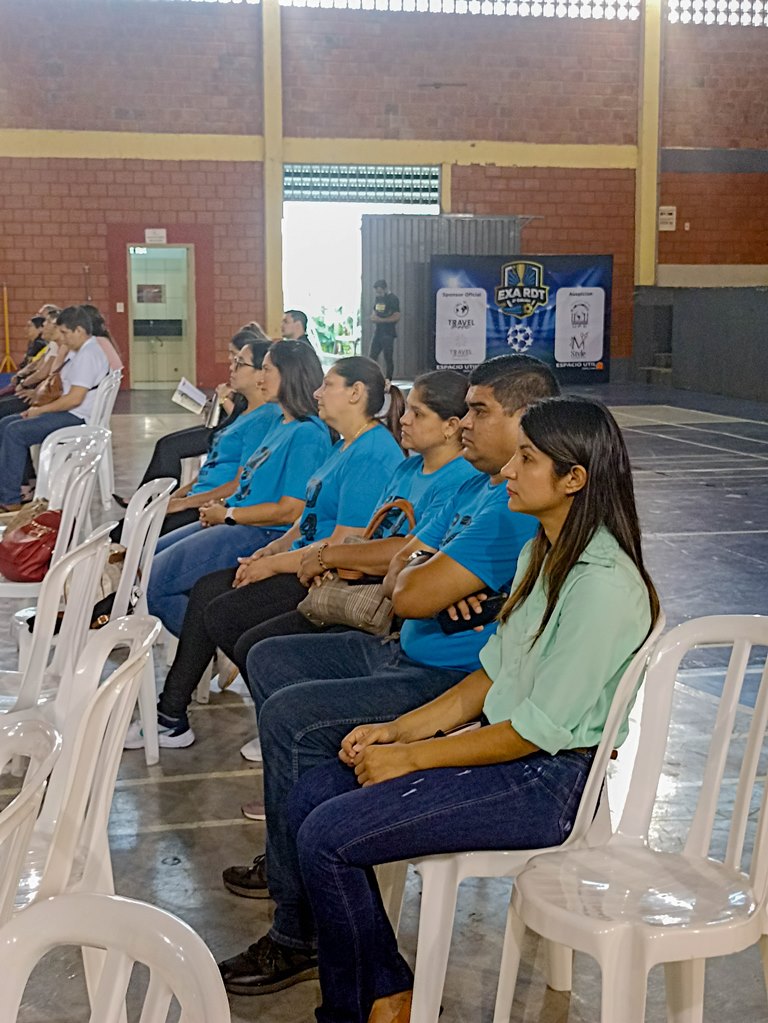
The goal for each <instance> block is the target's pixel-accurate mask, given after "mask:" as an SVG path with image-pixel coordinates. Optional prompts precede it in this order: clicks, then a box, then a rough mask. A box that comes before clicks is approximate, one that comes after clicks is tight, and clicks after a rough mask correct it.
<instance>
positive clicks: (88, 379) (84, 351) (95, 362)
mask: <svg viewBox="0 0 768 1023" xmlns="http://www.w3.org/2000/svg"><path fill="white" fill-rule="evenodd" d="M108 373H109V362H108V361H107V357H106V355H105V354H104V352H103V351H102V348H101V345H100V344H99V342H98V341H97V340H96V338H95V337H89V338H88V340H87V341H86V342H85V344H84V345H83V347H82V348H81V349H80V350H79V351H77V352H70V353H69V355H68V356H67V358H66V361H65V362H64V365H63V366H62V367H61V384H62V390H63V393H64V394H69V392H70V390H71V389H72V388H73V387H84V388H85V389H86V392H87V393H86V395H85V397H84V398H83V400H82V402H81V403H80V404H79V405H78V406H77V408H73V409H70V410H69V411H70V412H71V413H72V415H73V416H77V418H78V419H82V420H83V422H85V423H90V416H91V412H92V411H93V406H94V404H95V402H96V390H95V389H96V387H98V385H99V384H100V383H101V381H102V380H103V379H104V377H106V376H107V374H108Z"/></svg>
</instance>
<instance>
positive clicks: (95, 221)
mask: <svg viewBox="0 0 768 1023" xmlns="http://www.w3.org/2000/svg"><path fill="white" fill-rule="evenodd" d="M0 191H2V194H3V202H2V204H0V266H2V267H3V276H4V278H5V280H7V283H8V287H9V295H10V313H11V331H12V336H13V338H14V340H15V341H17V342H18V341H19V339H20V338H21V337H22V327H23V323H24V320H25V319H26V318H27V317H28V316H29V315H30V313H31V312H34V311H35V310H36V309H37V308H38V307H39V306H40V305H41V303H42V302H47V301H51V302H55V303H57V304H59V305H66V304H67V303H70V302H73V301H74V302H78V301H83V300H84V297H85V294H84V278H83V269H82V267H83V264H86V265H88V266H89V267H90V291H91V295H92V298H93V301H94V303H95V304H96V305H98V306H101V307H102V308H103V309H104V310H105V311H108V315H107V319H108V321H109V322H110V323H111V324H112V326H113V327H114V332H115V334H116V336H117V337H118V340H119V341H120V342H121V347H122V348H123V352H124V353H125V350H126V344H127V328H126V324H125V322H124V320H122V321H121V319H120V317H119V315H118V314H116V313H115V311H114V303H111V298H110V296H111V295H115V294H119V293H120V292H119V289H120V287H121V286H126V281H125V280H123V281H110V280H108V258H109V253H108V248H107V235H108V232H109V230H110V227H111V226H112V225H120V224H131V225H137V228H138V227H141V226H142V225H144V226H147V227H168V228H169V241H174V242H181V241H183V240H184V229H185V226H187V225H188V226H189V228H190V229H192V228H201V227H204V226H208V227H209V228H210V232H209V233H210V235H211V237H212V239H213V242H212V259H211V271H210V274H211V280H210V282H209V286H208V291H209V295H210V297H209V305H210V308H209V309H207V310H206V316H207V317H208V318H209V320H210V322H211V324H212V332H213V333H212V336H198V363H199V367H200V368H205V367H207V370H206V372H204V374H203V376H202V377H201V380H200V382H201V383H204V384H214V383H217V382H218V377H215V378H211V376H210V374H211V373H214V374H215V373H216V372H220V371H216V370H215V369H214V368H213V364H214V363H218V364H219V366H220V367H221V368H222V369H223V367H224V366H225V364H226V342H227V340H228V338H229V337H230V336H231V334H232V333H233V331H234V330H235V329H236V328H237V327H238V326H240V325H241V324H242V323H244V322H246V321H247V320H251V319H257V320H262V319H263V315H264V254H263V222H262V194H261V193H262V169H261V165H260V164H250V163H218V162H203V161H201V162H184V163H179V162H176V161H172V160H163V161H160V160H158V161H142V160H104V161H100V160H47V159H46V160H23V159H0ZM133 240H134V241H135V242H136V243H138V244H141V242H142V240H143V238H142V235H141V234H139V236H138V237H136V238H134V239H133ZM123 251H124V250H123ZM115 289H117V290H115ZM110 304H111V307H110ZM198 313H200V310H199V309H198ZM20 348H21V344H20V343H17V344H16V347H15V351H16V353H17V354H18V352H19V350H20ZM211 352H213V353H214V356H213V358H212V359H211V357H210V353H211Z"/></svg>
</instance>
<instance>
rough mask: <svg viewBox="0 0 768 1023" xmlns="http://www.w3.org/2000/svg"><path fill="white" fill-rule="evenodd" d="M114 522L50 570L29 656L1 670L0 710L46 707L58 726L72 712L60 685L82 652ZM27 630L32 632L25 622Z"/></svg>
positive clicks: (49, 715)
mask: <svg viewBox="0 0 768 1023" xmlns="http://www.w3.org/2000/svg"><path fill="white" fill-rule="evenodd" d="M111 526H112V524H111V523H109V524H107V525H104V526H102V527H101V528H100V529H98V530H97V531H96V532H95V533H94V534H93V535H92V536H90V537H89V538H88V539H87V540H86V541H85V542H84V543H82V544H80V545H79V546H78V547H76V548H75V549H74V550H72V551H69V552H68V553H67V554H65V555H64V556H63V557H62V558H60V559H59V561H57V563H56V564H55V565H54V566H53V568H51V569H49V571H48V573H47V575H46V577H45V579H43V581H42V583H41V585H40V597H39V599H38V603H37V606H36V608H35V609H34V610H35V612H36V615H35V629H34V635H33V636H30V640H31V642H30V643H29V645H28V647H26V646H25V648H24V654H25V657H24V659H23V660H22V663H21V666H20V668H19V669H18V670H16V671H2V672H0V712H8V711H15V710H23V709H29V708H31V707H37V706H40V707H41V711H42V713H44V714H45V716H46V717H47V718H48V719H49V720H50V721H52V722H53V723H54V724H56V725H57V726H61V725H63V723H64V722H65V720H66V718H67V715H68V713H69V711H68V707H67V706H66V698H67V690H66V688H65V690H64V691H62V690H61V689H60V682H61V680H62V678H64V677H70V676H71V675H72V672H73V670H74V667H75V664H76V663H77V658H78V657H79V656H80V653H81V651H82V650H83V648H84V646H85V644H86V641H87V639H88V633H89V629H90V624H91V609H92V608H93V605H94V603H95V600H96V591H97V588H98V585H99V580H100V578H101V573H102V570H103V568H104V562H105V559H106V555H107V548H108V547H109V531H110V529H111ZM68 582H71V587H70V593H69V599H68V600H67V602H66V605H65V607H64V612H63V614H62V618H61V621H60V623H59V626H60V627H59V634H58V636H56V635H55V632H56V624H57V620H58V615H59V609H60V607H61V604H62V601H63V598H64V591H65V586H66V585H67V583H68ZM24 630H25V632H27V635H28V636H29V632H28V630H27V629H26V625H25V626H24Z"/></svg>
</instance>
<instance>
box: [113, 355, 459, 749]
mask: <svg viewBox="0 0 768 1023" xmlns="http://www.w3.org/2000/svg"><path fill="white" fill-rule="evenodd" d="M420 380H423V381H424V383H423V386H421V384H420V381H417V383H416V385H414V388H413V390H412V391H411V394H410V395H409V396H408V410H407V411H406V412H405V414H403V415H402V416H401V413H402V412H403V403H402V396H401V395H400V392H399V391H398V390H397V389H396V388H391V389H390V402H389V409H388V412H387V417H388V422H387V425H388V426H389V430H387V429H384V427H383V426H381V425H379V424H378V420H377V418H376V413H377V411H378V410H379V409H380V408H381V406H382V404H383V402H384V397H385V393H384V387H385V381H384V377H383V375H382V373H381V370H380V369H379V367H378V366H377V365H376V363H374V362H372V360H370V359H366V358H357V357H356V358H350V359H341V360H340V361H339V362H337V363H336V364H335V365H334V367H333V368H332V369H331V370H329V371H328V373H327V374H326V377H325V380H324V382H323V385H322V387H321V388H320V389H319V390H318V391H317V397H318V405H319V410H320V416H321V417H322V418H323V419H324V421H325V422H326V423H327V424H328V425H329V426H332V427H333V428H334V429H335V430H337V432H338V433H340V434H341V440H339V441H338V443H337V444H336V445H335V446H334V448H333V450H332V452H331V455H330V457H329V458H328V459H327V460H326V461H325V462H324V463H323V465H322V466H320V467H319V469H318V470H317V471H316V472H315V473H313V475H312V477H311V479H310V481H309V483H308V486H307V500H306V505H305V508H304V511H303V513H302V515H301V518H300V519H299V521H298V522H296V524H295V525H294V526H293V528H292V529H291V530H289V531H288V532H287V533H284V534H283V535H282V536H281V537H279V538H278V539H277V540H274V541H272V543H270V544H269V545H268V546H267V547H264V548H261V550H260V551H258V552H256V554H255V555H254V556H252V557H251V558H245V559H242V560H241V565H240V568H239V569H238V570H237V572H235V571H233V570H225V571H221V572H215V573H212V574H211V575H208V576H206V577H205V578H203V579H200V581H199V582H198V583H197V585H196V586H195V587H194V589H193V591H192V593H191V594H190V600H189V605H188V608H187V615H186V618H185V620H184V626H183V629H182V632H181V640H180V643H179V648H178V651H177V654H176V658H175V660H174V663H173V665H172V667H171V670H170V672H169V674H168V678H167V679H166V683H165V687H164V689H163V693H162V695H161V697H160V704H159V710H160V719H159V722H160V742H161V744H162V745H164V746H187V745H189V744H190V743H191V742H193V741H194V733H193V732H192V730H191V728H190V727H189V723H188V720H187V715H186V709H187V705H188V703H189V699H190V697H191V693H192V690H193V689H194V687H195V686H196V685H197V682H198V681H199V679H200V675H201V673H202V672H203V670H204V669H205V666H206V665H207V663H208V661H209V660H210V658H211V657H212V656H213V653H214V651H215V649H216V647H217V646H222V647H223V648H224V649H225V651H226V652H228V653H229V652H230V650H231V649H232V648H233V647H234V646H235V643H236V642H237V640H238V639H240V637H241V634H244V635H243V636H242V643H239V644H238V648H240V647H241V646H242V650H243V658H242V660H243V663H244V661H245V656H246V654H247V651H248V649H249V647H250V645H251V643H250V642H249V641H248V637H249V635H250V633H251V632H252V631H254V626H257V625H258V623H263V624H264V626H265V627H269V625H270V624H271V622H272V621H274V622H275V625H276V627H277V628H279V627H280V626H279V622H280V621H281V620H282V618H283V617H285V616H286V615H287V613H289V612H291V611H294V610H295V608H296V606H297V605H298V604H299V602H300V601H301V600H302V599H303V598H304V597H305V596H306V592H307V591H306V586H305V585H304V584H302V583H301V582H300V581H299V579H298V578H297V574H296V573H297V572H298V570H299V567H300V565H301V562H302V558H303V557H304V556H309V557H315V558H316V557H317V554H318V552H319V553H320V556H321V557H322V555H323V553H324V551H325V550H326V549H330V547H329V546H328V545H329V543H332V544H333V545H334V549H335V546H336V545H339V546H343V540H344V538H345V537H346V536H352V535H359V534H361V533H362V532H363V530H364V528H365V526H366V525H367V523H368V521H369V519H370V518H371V515H372V513H373V512H374V511H375V509H376V508H377V507H379V505H380V504H381V503H383V501H384V500H386V499H392V498H393V497H396V496H400V497H404V498H407V499H408V498H410V497H411V489H410V488H412V489H413V491H414V493H413V495H412V496H413V503H414V505H415V506H417V507H418V506H420V505H423V504H424V502H425V501H426V503H427V504H428V503H429V502H428V498H427V496H426V494H427V492H426V490H425V488H424V487H421V486H418V485H414V484H413V483H409V484H408V485H407V486H406V485H405V483H403V482H400V481H401V477H402V467H403V466H407V465H408V464H409V463H413V471H412V472H411V473H409V474H406V475H405V476H404V477H402V478H403V479H405V480H417V479H420V478H421V476H422V475H423V474H424V473H423V470H424V465H425V461H426V462H427V463H428V468H429V473H427V474H426V476H427V478H432V479H433V480H434V489H436V490H439V492H440V493H441V494H442V500H445V499H446V498H447V492H448V489H453V488H455V486H456V485H458V484H457V480H458V479H459V476H460V477H461V479H464V478H465V474H466V472H467V471H469V472H473V471H474V470H472V469H471V467H470V466H468V465H467V463H466V462H464V460H463V459H462V458H461V457H460V452H461V427H460V421H461V418H462V416H463V415H464V413H465V412H466V405H465V403H464V402H465V396H466V391H467V381H466V379H465V378H464V377H463V376H462V375H461V374H459V373H454V372H452V371H443V372H438V373H433V374H427V375H426V376H425V377H424V378H420ZM425 402H430V403H431V404H432V405H434V406H436V407H437V408H438V409H439V410H440V411H439V413H437V412H433V411H432V409H431V408H430V407H429V405H427V404H425ZM398 420H399V421H400V422H401V423H402V424H403V439H404V443H405V444H407V445H408V447H409V448H411V449H412V450H416V451H418V452H419V454H417V455H416V456H415V457H413V458H409V459H408V460H404V459H403V456H402V451H401V450H400V448H399V447H398V445H397V443H396V441H395V440H394V438H393V436H392V432H390V431H394V428H395V425H396V423H397V422H398ZM454 463H458V465H457V469H458V473H457V472H456V470H449V467H450V466H452V465H454ZM446 470H449V471H448V472H447V474H446ZM383 480H389V482H387V484H386V486H383V484H382V481H383ZM382 486H383V489H382ZM435 500H437V498H435ZM392 525H393V526H394V527H395V528H397V526H398V525H399V524H398V523H397V522H395V523H393V524H392ZM405 529H407V523H406V524H405ZM400 542H401V543H402V542H404V540H403V538H401V539H400ZM347 546H349V545H347ZM354 546H355V547H357V546H360V545H354ZM365 546H367V545H365ZM296 617H297V618H298V622H297V627H298V628H299V629H301V628H302V626H306V628H307V629H310V630H311V629H313V626H311V625H310V623H309V622H307V620H306V619H305V618H304V617H303V616H302V615H299V614H298V613H297V614H296ZM258 638H261V637H258V636H256V637H255V638H254V640H253V642H256V641H257V639H258ZM128 741H129V742H130V743H131V748H136V746H137V745H140V744H141V743H142V741H143V740H142V737H141V735H140V733H139V728H138V725H135V726H133V728H132V732H131V733H130V735H129V740H128Z"/></svg>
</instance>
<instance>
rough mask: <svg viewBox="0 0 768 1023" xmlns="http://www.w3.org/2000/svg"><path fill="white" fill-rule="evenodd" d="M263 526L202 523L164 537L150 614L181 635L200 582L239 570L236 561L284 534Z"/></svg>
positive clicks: (160, 542) (152, 584)
mask: <svg viewBox="0 0 768 1023" xmlns="http://www.w3.org/2000/svg"><path fill="white" fill-rule="evenodd" d="M281 532H282V530H280V529H265V528H262V527H261V526H224V525H222V526H208V527H207V528H205V529H204V528H203V527H202V526H201V525H200V523H199V522H194V523H193V524H192V525H191V526H184V527H182V528H181V529H175V530H174V531H173V532H172V533H168V534H166V536H161V537H160V539H159V540H158V543H157V553H156V554H155V557H154V559H153V561H152V573H151V575H150V577H149V586H148V587H147V606H148V608H149V613H150V614H152V615H157V617H158V618H159V619H160V620H161V622H162V623H163V625H164V626H165V627H166V629H168V631H169V632H170V633H172V634H173V635H174V636H179V635H181V627H182V624H183V623H184V615H185V613H186V610H187V600H188V597H189V592H190V590H191V589H192V587H193V586H194V585H195V583H196V582H197V580H198V579H200V578H201V577H202V576H204V575H208V574H209V573H210V572H215V571H217V569H220V568H237V559H238V558H244V557H245V556H246V555H248V554H253V552H254V551H256V550H258V549H259V548H260V547H264V546H265V545H266V544H268V543H269V542H270V540H274V539H275V537H277V536H279V535H280V534H281Z"/></svg>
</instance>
